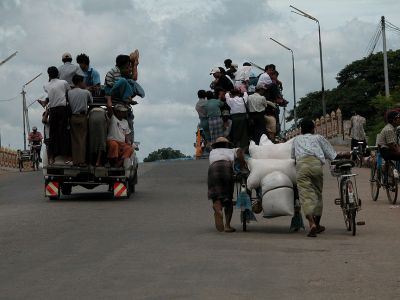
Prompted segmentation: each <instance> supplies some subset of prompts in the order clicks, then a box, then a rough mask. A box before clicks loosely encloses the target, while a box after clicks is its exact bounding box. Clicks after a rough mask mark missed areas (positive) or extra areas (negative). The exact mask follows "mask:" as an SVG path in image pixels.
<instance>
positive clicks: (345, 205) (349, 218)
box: [331, 159, 363, 236]
mask: <svg viewBox="0 0 400 300" xmlns="http://www.w3.org/2000/svg"><path fill="white" fill-rule="evenodd" d="M331 166H332V167H333V169H331V172H332V175H333V176H335V177H336V178H337V182H338V188H339V194H340V198H336V199H335V204H336V205H340V207H341V209H342V212H343V217H344V222H345V225H346V229H347V231H352V234H353V236H354V235H356V228H357V227H356V226H357V225H363V222H358V223H357V222H356V216H357V213H358V211H359V210H360V209H361V200H360V199H359V198H358V190H357V181H356V176H357V174H353V173H352V172H351V171H352V168H353V167H354V162H353V161H352V160H347V159H345V160H334V161H332V162H331Z"/></svg>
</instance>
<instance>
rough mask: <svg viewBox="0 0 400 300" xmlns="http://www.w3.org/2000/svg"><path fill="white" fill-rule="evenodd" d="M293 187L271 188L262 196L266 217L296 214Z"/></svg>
mask: <svg viewBox="0 0 400 300" xmlns="http://www.w3.org/2000/svg"><path fill="white" fill-rule="evenodd" d="M293 197H294V194H293V188H287V187H282V188H277V189H275V190H271V191H269V192H267V193H265V195H264V196H263V198H262V207H263V211H264V217H265V218H275V217H281V216H293V215H294V200H293Z"/></svg>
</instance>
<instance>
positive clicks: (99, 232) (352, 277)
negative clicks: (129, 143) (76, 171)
mask: <svg viewBox="0 0 400 300" xmlns="http://www.w3.org/2000/svg"><path fill="white" fill-rule="evenodd" d="M355 172H358V173H360V176H359V181H358V184H359V189H360V193H361V198H362V200H363V210H362V211H361V213H360V215H359V220H365V222H366V225H365V226H360V227H358V235H357V236H355V237H353V236H351V235H350V233H348V232H346V230H345V226H344V222H343V217H342V214H341V211H340V210H339V207H337V206H335V205H334V204H333V198H335V197H336V194H337V186H336V181H335V179H334V178H332V177H331V176H330V175H329V173H328V172H326V174H325V175H326V176H325V190H324V197H325V202H324V203H325V211H324V213H325V214H324V217H323V219H322V221H323V222H322V223H323V224H324V225H325V226H326V227H327V231H326V232H325V233H323V234H321V235H320V236H318V237H317V238H307V237H306V233H305V232H304V231H301V232H298V233H289V231H288V229H289V224H290V217H281V218H276V219H272V220H266V219H263V218H262V217H258V222H257V223H255V224H251V225H250V226H249V232H246V233H244V232H241V231H240V230H238V231H237V232H235V233H231V234H229V233H218V232H216V230H215V229H214V226H213V219H212V213H211V205H210V203H209V202H208V201H207V199H206V195H207V194H206V192H207V189H206V174H207V161H205V160H203V161H186V162H169V163H156V164H142V165H141V166H140V174H139V176H140V177H139V184H138V185H137V192H136V193H135V194H134V195H133V196H132V197H131V198H130V199H129V200H118V201H116V200H112V199H111V197H110V195H109V194H108V193H107V192H105V189H104V188H103V189H98V190H94V192H95V193H94V194H89V193H87V192H84V193H82V192H83V191H84V190H83V189H82V190H78V189H77V190H73V193H75V192H78V194H76V193H75V194H73V195H72V196H70V197H67V198H64V199H62V200H59V201H54V202H53V201H49V200H46V199H45V198H44V197H43V179H42V176H41V174H40V173H38V172H37V173H33V172H27V173H23V174H20V173H10V174H2V175H0V299H396V298H397V299H398V298H400V263H399V249H400V230H399V224H400V221H399V220H400V208H397V207H394V208H393V207H391V205H389V204H388V202H387V200H386V196H385V195H384V194H383V193H381V196H380V197H379V199H378V201H377V202H372V200H371V198H370V196H369V183H368V169H355ZM238 216H239V213H238V212H235V216H234V221H233V225H234V227H236V228H237V229H239V228H240V223H239V217H238Z"/></svg>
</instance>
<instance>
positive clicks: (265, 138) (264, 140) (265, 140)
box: [254, 134, 274, 146]
mask: <svg viewBox="0 0 400 300" xmlns="http://www.w3.org/2000/svg"><path fill="white" fill-rule="evenodd" d="M254 144H255V143H254ZM258 144H259V145H260V146H265V145H273V144H274V143H273V142H272V141H271V140H270V139H269V138H268V136H267V135H266V134H263V135H262V136H261V137H260V142H259V143H258Z"/></svg>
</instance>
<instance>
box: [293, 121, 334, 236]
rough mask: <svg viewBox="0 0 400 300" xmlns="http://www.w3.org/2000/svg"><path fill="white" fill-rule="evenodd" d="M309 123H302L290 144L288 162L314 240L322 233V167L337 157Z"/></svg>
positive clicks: (311, 123)
mask: <svg viewBox="0 0 400 300" xmlns="http://www.w3.org/2000/svg"><path fill="white" fill-rule="evenodd" d="M314 128H315V125H314V123H313V121H311V120H307V119H303V120H302V122H301V133H302V135H299V136H297V137H295V139H294V140H293V144H292V158H294V159H295V160H296V174H297V188H298V191H299V198H300V202H301V205H302V208H303V212H304V215H305V216H306V218H307V220H308V222H309V225H310V231H309V233H308V236H309V237H316V236H317V234H318V233H321V232H323V231H325V227H324V226H322V225H321V224H320V221H321V216H322V208H323V202H322V189H323V172H322V166H323V165H324V164H325V159H326V158H328V159H330V160H333V159H335V158H336V156H337V154H336V152H335V150H334V149H333V147H332V145H331V144H330V143H329V142H328V141H327V140H326V139H325V138H324V137H323V136H321V135H319V134H314Z"/></svg>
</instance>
